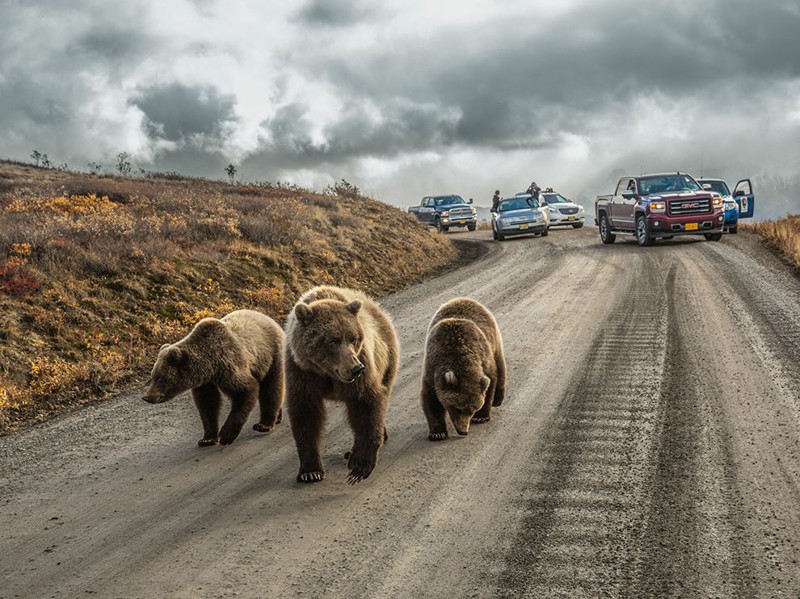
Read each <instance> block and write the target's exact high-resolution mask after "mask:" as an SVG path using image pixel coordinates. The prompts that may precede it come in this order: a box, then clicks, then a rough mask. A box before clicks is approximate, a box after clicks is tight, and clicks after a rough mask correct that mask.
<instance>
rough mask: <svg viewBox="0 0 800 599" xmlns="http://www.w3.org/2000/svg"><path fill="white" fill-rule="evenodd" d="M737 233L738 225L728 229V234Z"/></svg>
mask: <svg viewBox="0 0 800 599" xmlns="http://www.w3.org/2000/svg"><path fill="white" fill-rule="evenodd" d="M738 232H739V225H733V226H732V227H731V228H730V229H728V233H731V234H733V235H736V234H737V233H738Z"/></svg>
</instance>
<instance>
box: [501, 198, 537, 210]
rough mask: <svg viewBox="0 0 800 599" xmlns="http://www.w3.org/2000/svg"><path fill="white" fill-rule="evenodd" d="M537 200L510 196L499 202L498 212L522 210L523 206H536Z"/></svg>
mask: <svg viewBox="0 0 800 599" xmlns="http://www.w3.org/2000/svg"><path fill="white" fill-rule="evenodd" d="M538 207H539V202H537V201H536V200H534V199H532V198H531V197H527V198H511V199H508V200H503V201H502V202H500V212H509V211H511V210H524V209H525V208H538Z"/></svg>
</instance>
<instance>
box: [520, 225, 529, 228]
mask: <svg viewBox="0 0 800 599" xmlns="http://www.w3.org/2000/svg"><path fill="white" fill-rule="evenodd" d="M519 228H520V229H527V228H528V225H520V226H519Z"/></svg>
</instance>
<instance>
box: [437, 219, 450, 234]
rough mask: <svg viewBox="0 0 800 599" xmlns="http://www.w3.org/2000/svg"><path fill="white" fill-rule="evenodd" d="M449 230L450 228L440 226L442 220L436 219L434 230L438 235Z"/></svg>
mask: <svg viewBox="0 0 800 599" xmlns="http://www.w3.org/2000/svg"><path fill="white" fill-rule="evenodd" d="M449 228H450V227H445V226H444V225H443V224H442V220H441V219H439V218H437V219H436V230H437V231H439V233H447V230H448V229H449Z"/></svg>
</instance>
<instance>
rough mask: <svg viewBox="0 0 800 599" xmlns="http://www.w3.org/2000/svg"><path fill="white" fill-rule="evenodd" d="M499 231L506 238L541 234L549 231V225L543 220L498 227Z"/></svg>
mask: <svg viewBox="0 0 800 599" xmlns="http://www.w3.org/2000/svg"><path fill="white" fill-rule="evenodd" d="M497 229H498V230H499V231H500V233H502V234H503V235H504V236H506V237H509V236H511V235H530V234H532V233H541V232H542V231H545V230H546V229H547V223H546V222H545V221H543V220H542V221H536V222H534V223H514V224H507V225H502V226H498V227H497Z"/></svg>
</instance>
